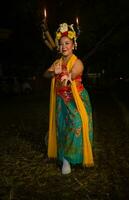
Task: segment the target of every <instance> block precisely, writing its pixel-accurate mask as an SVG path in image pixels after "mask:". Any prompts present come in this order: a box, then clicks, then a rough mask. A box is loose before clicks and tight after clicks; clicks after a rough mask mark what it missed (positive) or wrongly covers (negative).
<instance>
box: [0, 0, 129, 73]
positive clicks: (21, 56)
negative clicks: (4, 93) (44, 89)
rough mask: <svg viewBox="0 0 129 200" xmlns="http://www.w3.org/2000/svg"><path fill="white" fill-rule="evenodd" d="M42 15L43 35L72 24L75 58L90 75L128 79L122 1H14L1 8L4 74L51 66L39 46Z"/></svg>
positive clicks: (127, 30)
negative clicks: (76, 30)
mask: <svg viewBox="0 0 129 200" xmlns="http://www.w3.org/2000/svg"><path fill="white" fill-rule="evenodd" d="M44 8H46V9H47V22H48V27H49V31H50V33H51V35H52V37H53V38H54V33H55V31H56V29H57V28H58V25H59V23H62V22H67V23H69V24H71V23H74V24H75V23H76V17H78V18H79V24H80V30H81V34H80V38H78V51H77V52H76V54H77V55H78V56H79V57H81V58H82V59H83V61H84V62H86V63H87V64H88V65H90V69H91V71H94V72H97V71H101V70H102V69H105V70H107V71H108V72H110V73H119V74H120V73H122V74H123V73H124V74H128V73H129V67H128V63H129V58H128V52H129V25H128V21H129V12H128V9H129V1H128V0H117V1H116V0H108V1H103V0H96V1H95V0H79V1H68V0H65V1H64V0H62V1H61V0H55V1H50V0H46V1H43V0H28V1H26V0H19V1H16V0H14V1H13V2H11V1H4V3H3V4H2V6H1V8H0V9H1V21H0V43H1V44H0V50H1V56H0V59H1V64H2V65H3V68H4V73H9V74H10V73H12V74H13V73H14V74H19V73H21V69H22V70H23V69H28V71H29V72H30V73H33V72H36V73H40V71H43V69H45V68H46V67H48V66H49V64H51V62H52V60H53V59H54V56H55V54H54V53H53V52H51V51H50V50H49V49H48V48H47V47H46V46H45V44H44V42H43V39H42V31H41V27H40V25H41V21H42V13H43V9H44Z"/></svg>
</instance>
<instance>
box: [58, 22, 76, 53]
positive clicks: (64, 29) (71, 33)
mask: <svg viewBox="0 0 129 200" xmlns="http://www.w3.org/2000/svg"><path fill="white" fill-rule="evenodd" d="M73 26H74V25H73V24H71V25H68V24H67V23H62V24H60V25H59V28H58V29H57V31H56V38H55V42H56V46H57V48H58V49H59V40H60V39H61V38H62V37H63V36H67V37H68V38H70V39H72V40H73V41H74V46H75V49H77V41H76V40H77V38H78V34H77V33H76V31H75V30H74V28H73Z"/></svg>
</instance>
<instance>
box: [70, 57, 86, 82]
mask: <svg viewBox="0 0 129 200" xmlns="http://www.w3.org/2000/svg"><path fill="white" fill-rule="evenodd" d="M83 70H84V66H83V63H82V61H81V60H79V59H77V61H76V62H75V64H74V65H73V68H72V70H71V79H72V80H74V79H75V78H76V77H77V76H79V75H82V73H83Z"/></svg>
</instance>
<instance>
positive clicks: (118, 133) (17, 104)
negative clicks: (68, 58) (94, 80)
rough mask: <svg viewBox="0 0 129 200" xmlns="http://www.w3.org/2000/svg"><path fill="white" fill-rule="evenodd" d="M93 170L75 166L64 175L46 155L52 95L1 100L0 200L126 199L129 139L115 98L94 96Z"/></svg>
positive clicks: (102, 94)
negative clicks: (50, 98) (45, 138)
mask: <svg viewBox="0 0 129 200" xmlns="http://www.w3.org/2000/svg"><path fill="white" fill-rule="evenodd" d="M92 102H93V119H94V146H93V150H94V160H95V166H94V167H93V168H83V167H81V166H76V167H73V168H72V173H71V174H70V175H65V176H62V175H61V172H60V166H59V165H58V163H57V162H56V161H50V160H48V159H47V155H46V151H47V148H46V145H45V141H44V137H45V135H46V132H47V129H48V113H49V111H48V107H49V95H48V93H47V92H46V93H45V94H42V95H41V94H40V95H39V94H38V95H29V96H21V97H20V96H16V97H10V98H9V99H7V98H6V99H3V100H2V99H1V106H0V110H1V112H0V121H1V125H0V141H1V145H0V163H1V164H0V199H1V200H41V199H42V200H43V199H45V200H58V199H59V200H62V199H63V200H67V199H70V200H73V199H74V200H111V199H117V200H124V199H127V197H128V187H127V185H128V183H129V179H128V178H129V175H128V171H129V153H128V152H129V147H128V142H129V136H128V133H127V129H126V124H125V122H124V121H123V120H122V119H123V118H122V112H121V110H120V108H119V106H118V105H116V103H115V101H113V99H112V97H111V96H109V95H107V94H104V93H98V94H95V95H92Z"/></svg>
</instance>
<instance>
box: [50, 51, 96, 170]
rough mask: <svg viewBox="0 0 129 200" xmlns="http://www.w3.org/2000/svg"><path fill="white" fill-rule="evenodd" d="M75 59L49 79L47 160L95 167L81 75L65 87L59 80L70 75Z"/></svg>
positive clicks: (87, 106) (91, 125)
mask: <svg viewBox="0 0 129 200" xmlns="http://www.w3.org/2000/svg"><path fill="white" fill-rule="evenodd" d="M76 59H77V57H76V56H75V55H74V54H73V55H72V57H71V58H70V60H69V61H68V63H67V65H62V73H61V74H58V75H56V76H55V77H53V78H52V82H51V92H50V114H49V136H48V157H49V158H57V159H58V160H60V161H62V160H63V158H65V159H67V160H68V161H69V162H70V163H71V164H80V163H82V164H83V165H84V166H87V167H90V166H93V165H94V161H93V153H92V141H93V124H92V109H91V104H90V99H89V95H88V92H87V91H86V89H85V88H84V87H83V84H82V79H81V75H79V76H78V77H76V78H75V79H74V80H73V81H72V82H71V83H69V84H67V86H65V85H64V84H63V82H61V77H62V76H63V75H64V74H66V72H68V73H70V71H71V70H72V67H73V65H74V62H75V61H76Z"/></svg>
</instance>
